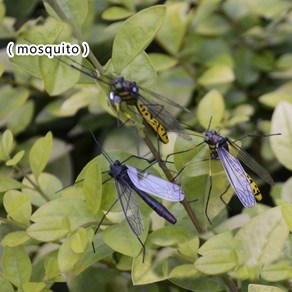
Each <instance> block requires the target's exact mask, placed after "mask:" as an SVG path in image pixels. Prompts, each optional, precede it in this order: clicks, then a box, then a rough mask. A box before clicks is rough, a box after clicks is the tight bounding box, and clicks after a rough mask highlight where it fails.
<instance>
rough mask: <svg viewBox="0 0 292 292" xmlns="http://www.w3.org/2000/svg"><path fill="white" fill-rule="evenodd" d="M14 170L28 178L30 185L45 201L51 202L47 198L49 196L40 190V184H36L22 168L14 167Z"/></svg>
mask: <svg viewBox="0 0 292 292" xmlns="http://www.w3.org/2000/svg"><path fill="white" fill-rule="evenodd" d="M14 168H15V169H16V170H17V171H18V172H19V173H20V174H21V175H22V176H23V177H24V178H26V179H27V180H28V181H29V182H30V184H31V185H32V186H33V187H34V188H35V190H36V191H37V192H38V193H39V194H40V195H41V196H42V197H43V199H44V200H45V201H47V202H49V201H50V199H49V198H48V197H47V195H46V194H45V193H44V192H43V191H42V189H41V188H40V186H39V185H38V184H36V183H35V182H34V181H33V180H32V179H31V178H30V177H29V176H28V175H27V174H26V172H25V171H23V170H22V168H20V167H19V166H17V165H14Z"/></svg>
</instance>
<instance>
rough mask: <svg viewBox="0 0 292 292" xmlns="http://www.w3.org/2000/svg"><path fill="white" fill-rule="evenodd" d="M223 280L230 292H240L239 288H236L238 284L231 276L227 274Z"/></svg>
mask: <svg viewBox="0 0 292 292" xmlns="http://www.w3.org/2000/svg"><path fill="white" fill-rule="evenodd" d="M223 278H224V282H225V283H226V285H227V286H228V288H229V291H230V292H239V289H238V287H237V286H236V284H235V283H234V282H233V280H232V279H231V277H230V276H229V275H227V274H225V275H224V276H223Z"/></svg>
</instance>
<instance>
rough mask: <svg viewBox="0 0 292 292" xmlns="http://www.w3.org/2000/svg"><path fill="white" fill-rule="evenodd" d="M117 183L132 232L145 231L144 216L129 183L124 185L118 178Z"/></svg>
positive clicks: (139, 232)
mask: <svg viewBox="0 0 292 292" xmlns="http://www.w3.org/2000/svg"><path fill="white" fill-rule="evenodd" d="M115 184H116V189H117V193H118V198H119V201H120V203H121V206H122V210H123V212H124V215H125V218H126V221H127V223H128V225H129V227H130V229H131V230H132V232H133V233H134V234H135V235H136V236H138V235H140V234H141V233H142V232H143V231H144V223H143V217H142V214H141V211H140V207H139V204H138V201H137V199H136V197H135V195H134V194H133V190H132V189H131V188H130V187H129V186H128V185H122V184H121V183H119V182H118V181H116V180H115Z"/></svg>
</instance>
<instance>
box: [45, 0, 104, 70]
mask: <svg viewBox="0 0 292 292" xmlns="http://www.w3.org/2000/svg"><path fill="white" fill-rule="evenodd" d="M44 1H45V2H47V3H48V4H49V5H50V6H51V7H52V8H53V10H54V11H55V12H56V14H57V15H58V16H59V18H60V19H61V20H63V21H65V22H66V23H67V24H68V25H69V26H70V27H71V29H72V32H73V35H74V36H75V37H76V38H77V40H78V42H79V45H80V44H81V43H82V41H83V38H82V35H81V33H80V31H79V29H78V28H77V26H76V25H75V23H74V22H73V21H72V20H71V19H69V18H68V17H67V16H66V15H65V14H64V12H63V11H62V9H61V7H60V6H59V4H58V3H57V2H56V1H55V0H44ZM88 59H89V60H90V61H91V62H92V64H93V66H94V67H95V68H96V69H97V71H98V72H99V73H101V74H104V70H103V67H102V66H101V64H100V63H99V62H98V60H97V59H96V58H95V56H94V55H93V53H92V52H91V51H89V55H88Z"/></svg>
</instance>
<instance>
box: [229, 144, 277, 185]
mask: <svg viewBox="0 0 292 292" xmlns="http://www.w3.org/2000/svg"><path fill="white" fill-rule="evenodd" d="M228 143H229V145H231V146H232V148H233V149H234V150H235V151H236V153H237V157H238V159H240V160H241V161H242V162H243V163H244V164H246V165H247V166H248V167H249V168H250V169H251V170H252V171H253V172H255V173H256V174H257V175H258V176H259V177H261V178H262V179H263V180H265V181H266V182H267V183H268V184H270V185H274V184H275V182H274V180H273V178H272V177H271V175H270V174H269V172H268V171H267V170H266V169H265V168H264V167H263V166H261V165H260V164H259V163H258V162H256V161H255V160H254V158H253V157H252V156H250V155H249V154H248V153H247V152H246V151H245V150H243V149H241V148H240V147H239V146H237V145H236V144H235V143H233V142H231V141H229V140H228Z"/></svg>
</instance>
